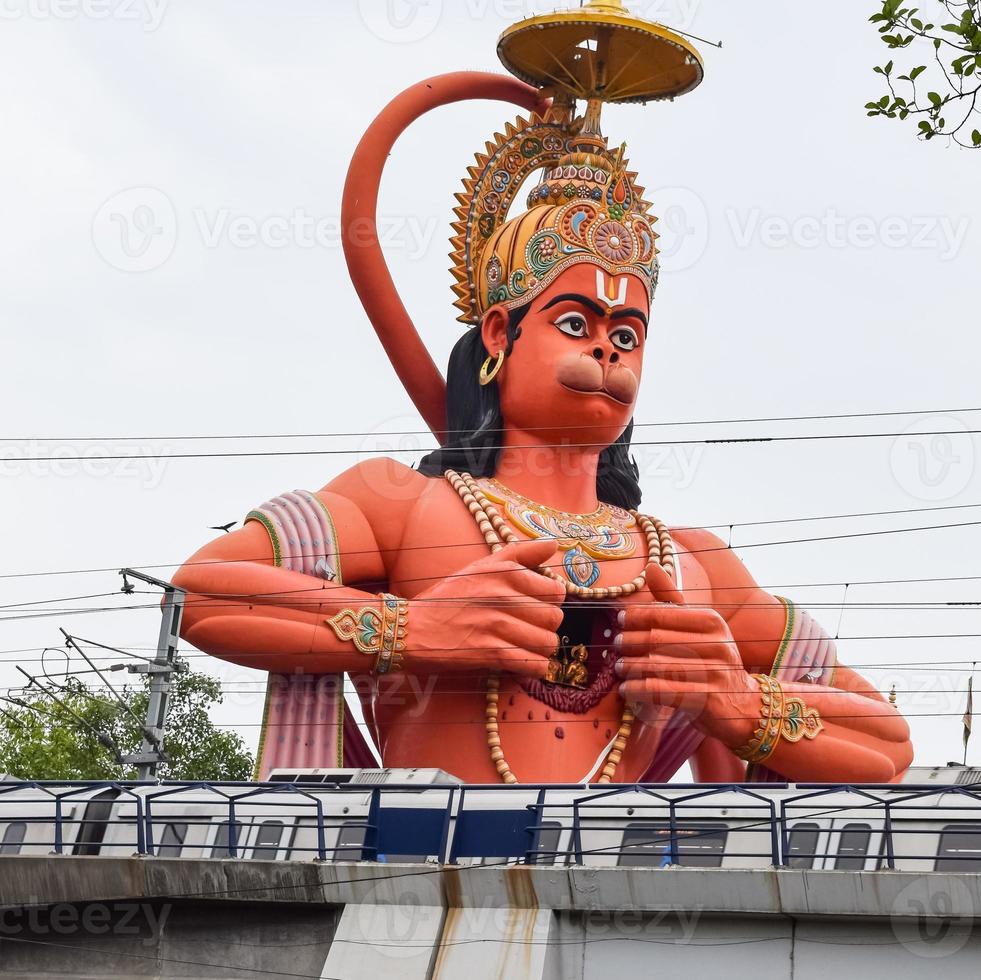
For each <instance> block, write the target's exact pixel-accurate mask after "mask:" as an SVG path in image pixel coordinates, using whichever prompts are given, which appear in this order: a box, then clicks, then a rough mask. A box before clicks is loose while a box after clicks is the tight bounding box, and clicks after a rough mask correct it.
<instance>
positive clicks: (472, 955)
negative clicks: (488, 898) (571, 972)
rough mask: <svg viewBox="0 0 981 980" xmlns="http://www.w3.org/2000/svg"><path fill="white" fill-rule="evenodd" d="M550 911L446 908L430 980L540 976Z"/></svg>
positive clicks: (535, 979)
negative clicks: (434, 965) (434, 966)
mask: <svg viewBox="0 0 981 980" xmlns="http://www.w3.org/2000/svg"><path fill="white" fill-rule="evenodd" d="M552 920H553V913H552V911H551V910H550V909H521V908H450V909H447V911H446V922H445V924H444V926H443V934H442V936H441V937H440V947H439V953H438V957H437V960H436V968H435V970H434V971H433V980H461V978H466V980H498V978H500V977H507V980H542V977H543V976H544V970H545V959H546V953H547V951H548V939H549V933H550V932H551V928H552Z"/></svg>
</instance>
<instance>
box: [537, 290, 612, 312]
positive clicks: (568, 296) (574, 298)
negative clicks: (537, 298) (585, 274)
mask: <svg viewBox="0 0 981 980" xmlns="http://www.w3.org/2000/svg"><path fill="white" fill-rule="evenodd" d="M559 303H578V304H579V305H580V306H585V307H586V309H587V310H592V311H593V312H594V313H595V314H596V315H597V316H606V307H605V306H600V305H599V303H597V302H596V300H594V299H590V298H589V297H588V296H580V295H579V293H563V294H562V295H561V296H556V297H555V299H553V300H552V301H551V302H549V303H546V304H545V305H544V306H543V307H542V308H541V309H540V310H539V311H538V312H539V313H544V312H545V311H546V310H550V309H551V308H552V307H553V306H557V305H558V304H559Z"/></svg>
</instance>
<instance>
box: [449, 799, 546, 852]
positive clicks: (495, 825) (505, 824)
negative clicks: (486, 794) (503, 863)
mask: <svg viewBox="0 0 981 980" xmlns="http://www.w3.org/2000/svg"><path fill="white" fill-rule="evenodd" d="M535 823H536V820H535V815H534V813H531V812H529V811H528V810H464V811H461V812H460V813H459V814H458V815H457V818H456V832H455V833H454V835H453V847H452V849H451V851H450V862H451V863H452V862H453V861H456V860H457V858H508V857H514V858H523V857H524V856H525V855H526V854H527V853H528V852H529V851H531V850H534V840H533V831H532V828H533V827H534V826H535Z"/></svg>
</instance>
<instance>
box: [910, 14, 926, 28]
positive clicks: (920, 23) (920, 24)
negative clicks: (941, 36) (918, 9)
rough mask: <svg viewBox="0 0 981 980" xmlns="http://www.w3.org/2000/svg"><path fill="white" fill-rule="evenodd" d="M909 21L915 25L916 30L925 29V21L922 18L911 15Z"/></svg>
mask: <svg viewBox="0 0 981 980" xmlns="http://www.w3.org/2000/svg"><path fill="white" fill-rule="evenodd" d="M909 22H910V23H911V24H912V25H913V27H914V28H916V30H918V31H922V30H923V21H922V20H919V19H917V18H916V17H910V20H909Z"/></svg>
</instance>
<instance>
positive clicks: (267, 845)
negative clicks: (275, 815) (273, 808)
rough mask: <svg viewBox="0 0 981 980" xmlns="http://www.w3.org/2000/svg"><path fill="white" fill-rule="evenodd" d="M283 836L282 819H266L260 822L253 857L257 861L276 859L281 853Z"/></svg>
mask: <svg viewBox="0 0 981 980" xmlns="http://www.w3.org/2000/svg"><path fill="white" fill-rule="evenodd" d="M282 836H283V821H282V820H264V821H263V822H262V823H261V824H259V833H258V834H257V835H256V839H255V847H253V848H252V858H253V860H255V861H275V860H276V855H277V854H278V853H279V841H280V838H281V837H282Z"/></svg>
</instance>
